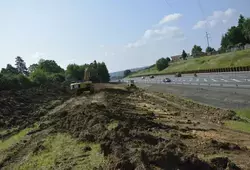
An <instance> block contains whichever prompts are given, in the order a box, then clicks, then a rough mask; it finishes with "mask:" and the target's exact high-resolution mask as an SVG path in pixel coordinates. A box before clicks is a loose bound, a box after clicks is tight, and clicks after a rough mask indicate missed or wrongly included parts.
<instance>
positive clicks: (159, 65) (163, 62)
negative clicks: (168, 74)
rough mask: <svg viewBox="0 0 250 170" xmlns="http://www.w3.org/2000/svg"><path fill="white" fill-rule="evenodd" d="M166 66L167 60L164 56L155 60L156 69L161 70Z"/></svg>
mask: <svg viewBox="0 0 250 170" xmlns="http://www.w3.org/2000/svg"><path fill="white" fill-rule="evenodd" d="M167 67H168V60H167V59H165V58H160V59H159V60H157V61H156V68H157V70H158V71H162V70H164V69H165V68H167Z"/></svg>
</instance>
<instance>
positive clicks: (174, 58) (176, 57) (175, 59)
mask: <svg viewBox="0 0 250 170" xmlns="http://www.w3.org/2000/svg"><path fill="white" fill-rule="evenodd" d="M171 59H172V62H176V61H180V60H181V55H176V56H172V57H171Z"/></svg>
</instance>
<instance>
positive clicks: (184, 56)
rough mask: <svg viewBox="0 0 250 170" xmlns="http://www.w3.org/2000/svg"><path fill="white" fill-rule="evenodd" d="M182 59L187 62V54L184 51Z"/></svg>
mask: <svg viewBox="0 0 250 170" xmlns="http://www.w3.org/2000/svg"><path fill="white" fill-rule="evenodd" d="M181 58H182V59H183V60H186V59H187V53H186V51H185V50H183V51H182V54H181Z"/></svg>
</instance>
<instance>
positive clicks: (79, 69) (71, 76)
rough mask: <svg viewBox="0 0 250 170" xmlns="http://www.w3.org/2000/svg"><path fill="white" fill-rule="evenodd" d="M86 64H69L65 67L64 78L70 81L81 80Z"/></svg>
mask: <svg viewBox="0 0 250 170" xmlns="http://www.w3.org/2000/svg"><path fill="white" fill-rule="evenodd" d="M86 68H87V65H77V64H69V65H68V66H67V69H66V79H67V80H72V81H78V80H83V78H84V72H85V69H86Z"/></svg>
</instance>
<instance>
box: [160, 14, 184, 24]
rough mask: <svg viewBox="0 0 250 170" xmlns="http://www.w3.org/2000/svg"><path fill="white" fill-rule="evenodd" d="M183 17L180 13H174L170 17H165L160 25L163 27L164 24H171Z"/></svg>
mask: <svg viewBox="0 0 250 170" xmlns="http://www.w3.org/2000/svg"><path fill="white" fill-rule="evenodd" d="M181 17H182V14H179V13H174V14H169V15H166V16H165V17H163V18H162V19H161V20H160V21H159V23H158V25H162V24H165V23H168V22H171V21H175V20H178V19H180V18H181Z"/></svg>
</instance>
